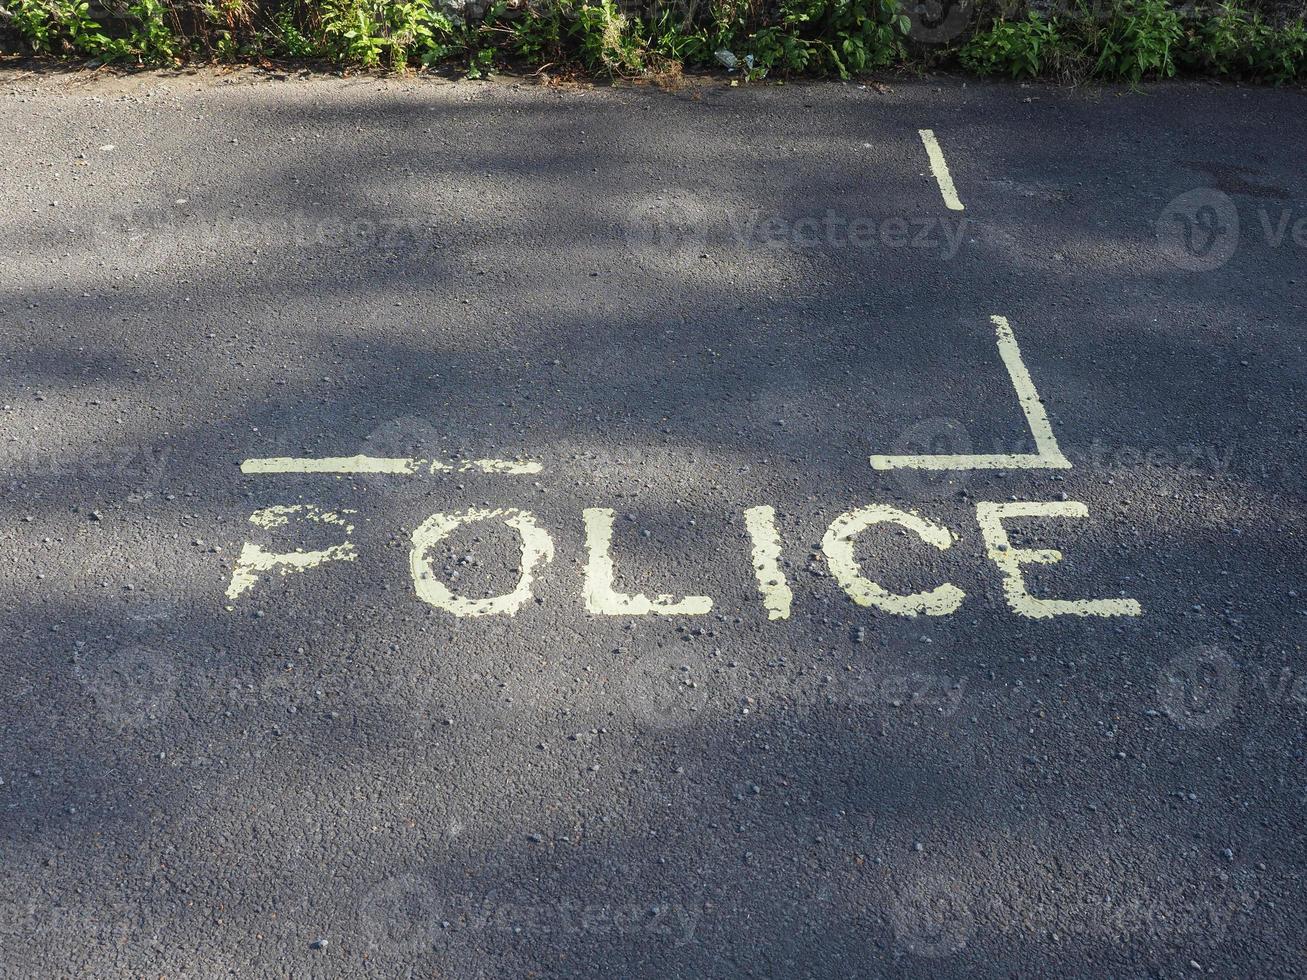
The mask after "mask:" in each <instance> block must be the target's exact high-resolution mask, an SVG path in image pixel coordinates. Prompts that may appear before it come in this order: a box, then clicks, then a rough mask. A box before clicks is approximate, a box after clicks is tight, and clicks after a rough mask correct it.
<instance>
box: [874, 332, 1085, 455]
mask: <svg viewBox="0 0 1307 980" xmlns="http://www.w3.org/2000/svg"><path fill="white" fill-rule="evenodd" d="M989 320H990V322H991V323H992V324H994V334H995V336H996V337H997V339H998V353H999V356H1000V357H1001V358H1002V359H1003V365H1004V367H1006V368H1007V373H1008V377H1009V378H1011V379H1012V388H1013V389H1014V390H1015V391H1016V393H1017V402H1018V403H1019V404H1020V405H1021V413H1022V414H1023V415H1025V417H1026V424H1027V425H1028V426H1029V427H1030V434H1031V435H1032V436H1033V437H1034V439H1035V446H1036V447H1037V448H1038V449H1039V452H1036V453H988V454H981V453H961V454H957V455H951V454H947V453H941V454H938V455H920V456H872V457H871V465H872V468H873V469H878V470H894V469H921V470H1000V469H1001V470H1006V469H1025V470H1069V469H1070V468H1071V463H1070V461H1069V460H1068V459H1067V458H1066V457H1065V456H1063V455H1062V450H1061V448H1059V446H1058V444H1057V438H1056V437H1055V436H1054V435H1053V427H1052V425H1050V424H1049V421H1048V413H1047V412H1045V411H1044V403H1043V402H1042V401H1040V399H1039V392H1038V391H1036V390H1035V382H1034V381H1033V380H1031V378H1030V372H1029V371H1027V370H1026V365H1025V362H1024V361H1022V360H1021V348H1019V347H1018V346H1017V338H1016V335H1015V334H1014V333H1013V332H1012V327H1011V325H1010V324H1009V323H1008V322H1007V317H1002V316H999V315H997V314H995V315H994V316H991V317H990V318H989Z"/></svg>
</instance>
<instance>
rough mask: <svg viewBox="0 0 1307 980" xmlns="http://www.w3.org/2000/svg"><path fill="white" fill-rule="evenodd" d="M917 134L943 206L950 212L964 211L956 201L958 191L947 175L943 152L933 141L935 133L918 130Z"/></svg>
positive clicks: (937, 141) (929, 130)
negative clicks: (942, 199)
mask: <svg viewBox="0 0 1307 980" xmlns="http://www.w3.org/2000/svg"><path fill="white" fill-rule="evenodd" d="M917 132H918V133H919V134H920V136H921V142H922V143H923V144H925V147H926V156H927V157H929V158H930V172H931V173H932V174H934V175H935V183H937V184H939V192H940V194H942V195H943V197H944V206H945V207H946V208H948V209H949V210H950V211H965V210H966V208H964V207H963V205H962V202H961V201H960V200H959V199H958V189H957V188H956V187H954V186H953V175H952V174H951V173H949V170H948V164H947V163H946V162H945V160H944V151H943V150H941V149H940V147H939V140H937V139H935V131H934V130H933V129H919V130H917Z"/></svg>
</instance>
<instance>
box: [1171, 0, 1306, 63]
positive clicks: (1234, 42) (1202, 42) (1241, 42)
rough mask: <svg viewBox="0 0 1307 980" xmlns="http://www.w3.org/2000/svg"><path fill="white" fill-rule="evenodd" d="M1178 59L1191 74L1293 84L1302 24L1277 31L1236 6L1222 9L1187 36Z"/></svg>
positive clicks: (1302, 46)
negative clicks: (1197, 73) (1208, 74)
mask: <svg viewBox="0 0 1307 980" xmlns="http://www.w3.org/2000/svg"><path fill="white" fill-rule="evenodd" d="M1185 41H1186V44H1185V47H1184V51H1183V52H1182V55H1181V60H1182V62H1183V63H1184V66H1185V67H1186V68H1188V69H1190V70H1193V71H1201V72H1204V73H1211V74H1216V75H1231V76H1236V77H1242V78H1253V79H1269V80H1271V81H1274V82H1276V83H1281V82H1288V81H1292V80H1293V79H1294V78H1296V77H1297V76H1298V75H1299V74H1300V73H1301V72H1302V70H1303V67H1304V57H1305V56H1307V30H1305V29H1304V27H1303V24H1302V22H1301V21H1296V22H1294V23H1292V24H1288V25H1286V26H1284V27H1282V28H1279V29H1276V28H1275V27H1272V26H1271V25H1270V24H1267V23H1266V22H1265V21H1264V20H1262V18H1261V15H1260V14H1257V13H1253V14H1249V13H1247V12H1246V11H1244V10H1243V9H1242V8H1241V7H1240V6H1239V5H1238V3H1236V2H1233V0H1231V2H1227V3H1224V4H1222V5H1221V7H1220V8H1219V10H1218V11H1217V13H1216V15H1215V16H1213V17H1209V18H1207V19H1205V20H1201V21H1199V22H1198V24H1197V25H1196V26H1195V27H1193V28H1192V29H1191V30H1190V31H1188V32H1187V34H1186V38H1185Z"/></svg>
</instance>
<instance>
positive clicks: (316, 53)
mask: <svg viewBox="0 0 1307 980" xmlns="http://www.w3.org/2000/svg"><path fill="white" fill-rule="evenodd" d="M272 25H273V30H272V36H273V39H274V47H275V48H276V49H277V50H278V51H280V52H282V53H283V54H286V55H289V56H290V57H292V58H316V57H320V56H321V55H322V54H323V53H324V52H323V50H322V47H321V45H319V44H316V43H314V41H313V39H312V38H311V37H309V35H307V34H305V33H304V32H303V31H302V30H300V27H299V25H298V24H297V23H296V22H295V13H294V10H293V9H292V8H291V6H290V5H287V6H284V7H282V8H281V9H280V10H278V11H277V13H276V16H274V17H273V19H272Z"/></svg>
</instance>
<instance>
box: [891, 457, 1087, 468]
mask: <svg viewBox="0 0 1307 980" xmlns="http://www.w3.org/2000/svg"><path fill="white" fill-rule="evenodd" d="M871 467H872V469H876V470H898V469H918V470H1009V469H1015V470H1069V469H1070V468H1071V464H1070V463H1069V462H1068V461H1067V460H1066V458H1065V457H1062V456H1044V455H1041V454H1040V453H1013V454H1011V455H1001V454H999V455H975V456H971V455H963V456H949V455H940V456H872V457H871Z"/></svg>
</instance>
